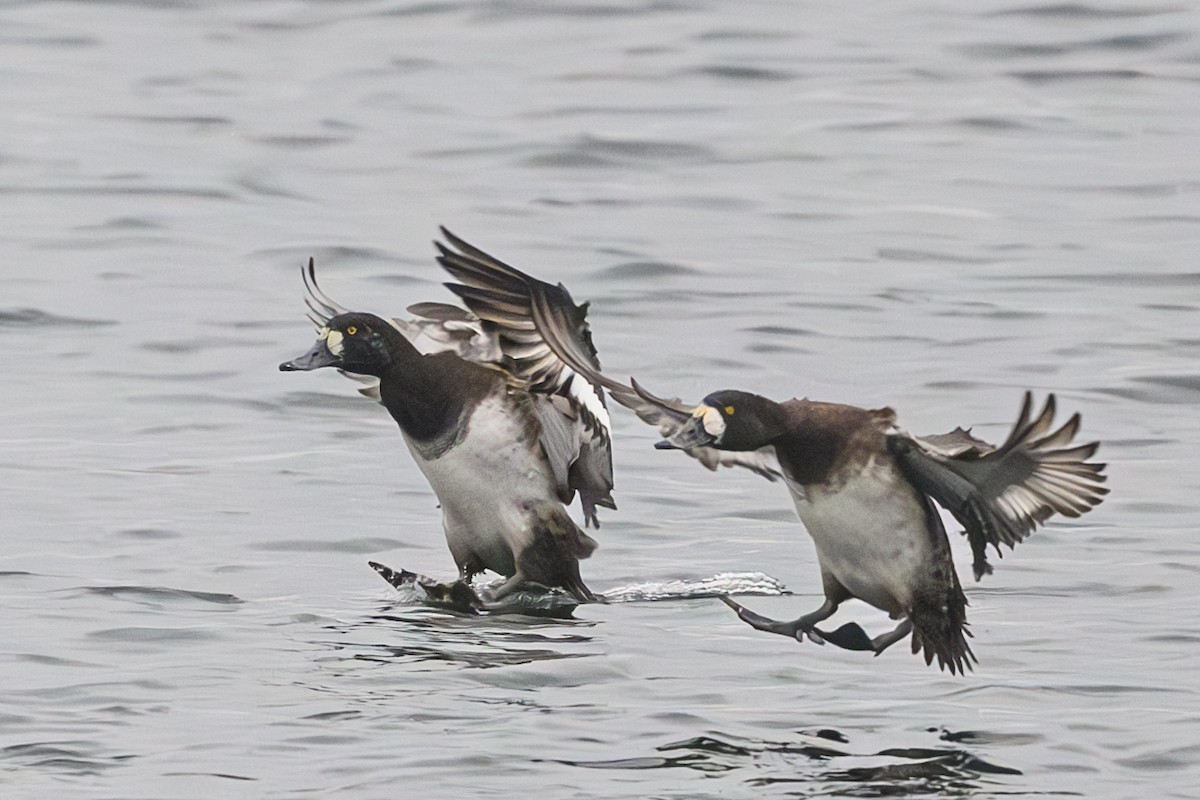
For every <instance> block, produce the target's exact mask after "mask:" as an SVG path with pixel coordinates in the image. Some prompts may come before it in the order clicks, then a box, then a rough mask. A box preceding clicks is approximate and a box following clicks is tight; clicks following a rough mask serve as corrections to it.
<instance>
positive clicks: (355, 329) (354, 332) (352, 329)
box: [346, 325, 358, 336]
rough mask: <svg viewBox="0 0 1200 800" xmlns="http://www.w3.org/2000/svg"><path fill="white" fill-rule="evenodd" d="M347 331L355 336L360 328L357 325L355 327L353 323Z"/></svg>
mask: <svg viewBox="0 0 1200 800" xmlns="http://www.w3.org/2000/svg"><path fill="white" fill-rule="evenodd" d="M346 333H348V334H350V335H351V336H353V335H354V334H356V333H358V328H356V327H354V326H353V325H351V326H350V327H349V328H346Z"/></svg>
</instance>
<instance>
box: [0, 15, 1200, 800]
mask: <svg viewBox="0 0 1200 800" xmlns="http://www.w3.org/2000/svg"><path fill="white" fill-rule="evenodd" d="M1198 33H1200V13H1197V11H1196V10H1195V8H1194V7H1193V6H1192V5H1191V4H1183V3H1133V2H1124V3H1122V2H1119V1H1118V2H1085V3H1044V4H1039V3H1038V2H1037V0H1008V2H998V1H997V0H985V2H979V3H952V2H936V1H935V2H930V3H919V4H914V3H900V2H878V3H871V4H860V3H844V2H824V1H821V0H818V2H807V3H795V2H740V3H716V2H712V3H683V2H670V1H668V2H662V1H661V0H636V1H631V2H625V0H604V1H603V2H597V3H573V2H568V1H567V0H557V2H556V1H555V0H543V1H541V2H538V1H535V0H526V1H525V2H484V3H462V2H396V1H395V0H391V1H390V2H388V1H384V0H369V1H364V2H317V1H316V0H310V1H309V2H304V1H302V0H292V1H291V2H283V1H282V0H280V1H278V2H224V3H223V2H200V1H199V0H196V1H195V2H188V1H187V0H178V1H177V2H170V0H162V1H161V2H124V3H122V2H86V3H85V2H76V3H69V2H36V1H32V0H31V1H30V2H9V3H4V4H3V5H2V6H0V120H2V122H0V203H2V206H3V209H4V214H3V219H4V222H3V225H0V261H2V263H3V266H2V267H0V269H2V270H3V272H2V274H3V278H4V280H3V282H2V284H0V352H3V354H4V357H3V369H4V378H3V380H2V381H0V408H3V410H4V413H3V415H0V454H2V458H0V486H2V487H3V488H2V490H0V492H2V494H0V498H2V500H0V503H2V509H0V520H2V523H0V542H2V544H0V625H2V629H0V631H2V632H0V792H2V793H3V796H4V797H5V798H6V799H7V798H42V797H45V798H75V797H80V798H137V799H142V798H145V799H147V800H148V799H149V798H199V797H229V798H241V797H246V798H325V797H331V796H342V797H348V798H397V797H428V798H443V797H454V798H460V799H465V798H486V797H496V798H510V797H524V796H536V797H547V798H708V797H714V798H715V797H721V798H761V797H809V796H830V795H834V796H838V795H848V796H867V797H878V796H893V795H907V796H920V797H943V796H972V797H1000V796H1004V797H1011V796H1018V797H1027V796H1035V795H1036V796H1059V795H1067V796H1083V797H1114V798H1120V797H1142V796H1155V797H1164V798H1165V797H1173V798H1183V797H1197V796H1200V679H1198V678H1197V676H1196V669H1195V665H1196V655H1197V646H1198V644H1200V622H1198V620H1197V616H1196V606H1197V597H1198V595H1200V592H1198V590H1197V588H1196V586H1197V582H1198V581H1200V555H1198V553H1197V547H1196V528H1197V525H1198V524H1200V469H1198V468H1197V466H1196V465H1197V458H1196V455H1195V449H1196V447H1197V441H1198V439H1200V415H1198V414H1197V405H1198V403H1200V366H1198V359H1200V270H1198V268H1197V266H1196V261H1195V260H1196V257H1197V252H1198V250H1200V204H1198V199H1200V170H1198V169H1197V164H1198V155H1197V154H1198V153H1200V141H1198V139H1200V36H1198ZM438 224H445V225H447V226H449V227H450V228H451V229H452V230H454V231H455V232H456V233H458V234H459V235H461V236H463V237H465V238H467V239H468V240H470V241H473V242H475V243H477V244H479V245H480V246H483V247H485V248H487V249H489V250H491V251H493V252H494V253H496V254H497V255H499V256H501V257H503V258H505V259H507V260H509V261H510V262H512V263H514V264H516V265H518V266H521V267H523V268H525V269H527V270H529V271H531V272H533V273H534V274H536V275H539V276H541V277H543V278H545V279H548V280H552V281H562V282H564V283H565V284H566V285H567V286H568V287H569V288H570V289H571V291H572V292H573V294H574V295H575V297H576V299H578V300H583V299H590V300H591V301H592V306H591V312H590V319H591V322H592V326H593V330H594V334H595V340H596V343H597V345H598V347H599V349H600V354H601V359H602V362H603V364H604V365H605V367H606V368H607V369H608V370H609V371H611V372H613V373H614V374H615V375H618V376H625V375H635V376H637V377H638V378H639V380H641V381H642V382H643V383H645V385H646V386H647V387H649V388H651V389H652V390H655V391H658V392H660V393H668V394H679V395H681V396H683V397H685V398H687V399H689V400H698V399H699V398H700V397H702V396H703V395H704V394H706V393H707V392H709V391H711V390H714V389H717V388H724V387H738V388H743V389H749V390H754V391H759V392H761V393H764V394H767V395H770V396H773V397H778V398H785V397H788V396H793V395H796V396H802V395H807V396H809V397H813V398H818V399H827V400H837V401H843V402H851V403H855V404H859V405H865V406H879V405H884V404H889V405H892V406H893V407H894V408H896V409H897V410H898V412H899V414H900V420H901V423H902V424H903V425H904V426H905V427H906V428H908V429H910V430H913V431H918V432H938V431H943V430H948V429H950V428H953V427H954V426H955V425H958V424H962V425H974V426H975V432H976V433H977V434H979V435H984V436H987V437H989V438H993V439H994V438H996V437H1001V436H1003V435H1004V434H1005V433H1006V430H1007V426H1008V425H1009V424H1011V422H1012V420H1013V419H1014V418H1015V415H1016V412H1017V408H1018V405H1019V402H1020V396H1021V393H1022V392H1023V391H1024V390H1025V389H1026V388H1029V389H1034V390H1036V391H1037V392H1038V393H1039V396H1040V395H1041V394H1043V393H1045V392H1048V391H1055V392H1057V393H1058V397H1059V400H1060V404H1061V407H1062V408H1063V409H1065V410H1068V411H1069V410H1076V409H1077V410H1080V411H1082V413H1083V419H1084V430H1083V437H1084V438H1085V439H1092V438H1097V439H1100V440H1102V441H1103V442H1104V445H1103V448H1102V450H1101V456H1102V457H1103V459H1105V460H1107V461H1109V462H1110V468H1109V473H1110V475H1111V479H1110V485H1111V486H1112V489H1113V493H1112V495H1111V496H1110V498H1109V499H1108V500H1107V501H1106V502H1105V503H1104V504H1103V505H1102V506H1100V507H1099V509H1097V510H1096V511H1095V512H1094V513H1092V514H1090V515H1088V516H1086V517H1084V518H1082V519H1080V520H1076V521H1059V522H1055V523H1054V524H1052V525H1051V526H1049V527H1048V528H1046V529H1045V530H1042V531H1040V532H1039V533H1037V534H1036V535H1035V536H1033V537H1032V538H1031V539H1030V540H1029V541H1028V542H1026V543H1024V544H1022V545H1021V546H1020V547H1019V548H1018V549H1017V550H1016V551H1015V552H1012V553H1007V554H1006V555H1005V557H1004V559H1003V560H1000V561H995V559H993V560H994V561H995V564H996V573H995V574H994V575H992V576H991V577H989V578H988V579H986V580H985V581H984V582H982V583H980V584H975V583H973V582H971V581H970V579H969V572H970V570H969V561H970V555H969V552H968V551H967V548H966V547H965V542H964V541H963V540H961V539H960V538H959V537H957V536H955V537H954V538H955V541H954V547H955V549H956V554H957V561H958V564H959V569H960V572H961V573H962V574H963V575H964V576H966V580H967V584H968V585H967V594H968V597H969V599H970V603H971V606H970V609H969V618H970V621H971V625H972V627H971V630H972V631H973V632H974V634H975V639H974V641H973V648H974V650H975V652H976V654H977V655H978V656H979V659H980V663H979V665H978V667H977V669H976V671H975V672H974V673H973V674H970V675H967V676H966V677H962V678H956V677H951V676H948V675H945V674H942V673H939V672H937V671H936V670H934V669H930V668H928V667H926V666H924V664H923V663H922V661H921V660H920V659H918V658H916V657H913V656H912V655H910V654H909V653H908V652H907V651H906V648H905V647H903V646H898V647H895V648H893V649H891V650H889V651H888V652H886V653H885V654H883V655H882V656H880V657H878V658H871V657H868V656H865V655H863V654H861V653H848V652H844V651H838V650H835V649H834V648H832V647H824V648H819V647H817V646H814V645H811V644H808V643H806V644H803V645H800V644H796V643H792V642H789V641H787V640H786V639H783V638H782V637H772V636H765V635H763V634H759V633H756V632H755V631H753V630H751V629H750V628H748V627H747V626H745V625H743V624H742V623H740V622H738V621H737V620H736V619H735V618H734V617H733V616H732V614H731V613H730V612H729V610H728V609H727V608H725V607H724V606H723V605H721V604H720V603H719V602H718V601H716V600H714V599H711V598H703V597H701V598H693V599H687V600H677V601H669V600H668V601H661V600H660V601H651V600H648V599H646V600H638V601H635V602H626V603H614V604H611V605H604V606H589V607H584V608H581V609H579V610H578V611H577V613H576V619H575V620H573V621H566V622H563V621H547V620H543V621H538V620H532V619H529V618H525V617H492V618H480V619H466V618H462V617H455V616H451V615H448V614H445V613H441V612H438V611H434V610H431V609H425V608H420V607H416V606H413V605H411V604H408V603H405V602H404V601H403V598H401V597H400V596H399V595H398V593H397V592H396V591H395V590H393V589H392V588H391V587H389V586H388V585H386V584H385V583H383V582H382V581H381V580H380V579H379V577H378V576H377V575H376V574H375V573H374V572H373V571H372V570H371V569H370V568H369V567H368V566H367V561H368V560H377V561H382V562H384V563H386V564H389V565H391V566H394V567H397V568H400V567H404V568H407V569H411V570H414V571H417V572H421V573H423V574H427V575H433V576H440V577H450V576H451V575H452V571H453V565H452V563H451V561H450V558H449V554H448V552H447V550H446V546H445V543H444V541H443V538H442V535H441V532H440V524H439V516H438V511H437V509H436V507H435V501H434V498H433V497H432V495H431V493H430V492H429V490H428V488H427V486H426V484H425V483H424V481H423V480H422V478H421V476H420V474H419V473H418V472H417V470H416V468H415V466H414V465H413V464H412V462H411V460H410V459H409V457H408V455H407V453H406V452H404V450H403V447H402V445H401V442H400V438H399V435H398V432H397V431H396V429H395V426H394V424H393V423H392V421H391V420H390V419H389V418H388V417H387V415H386V413H384V412H383V410H382V409H380V408H379V407H378V406H376V405H373V404H372V403H370V402H369V401H367V400H365V399H362V398H360V397H358V396H357V395H356V394H355V393H354V391H353V387H352V386H351V385H350V384H349V383H348V382H347V381H345V380H344V379H342V378H340V377H339V376H338V375H336V374H333V373H323V374H303V375H296V374H282V373H279V372H278V371H277V370H276V365H277V364H278V363H279V362H280V361H281V360H284V359H286V358H290V357H293V356H295V355H297V354H299V353H300V352H303V350H304V349H306V348H307V347H308V346H309V344H310V343H311V341H312V331H311V327H310V326H309V324H308V323H307V321H306V320H305V319H304V309H303V304H302V287H301V283H300V276H299V269H298V268H299V266H300V264H301V263H302V262H303V261H304V260H306V259H307V258H308V256H309V255H314V256H316V258H317V261H318V264H319V268H320V271H321V274H322V277H323V286H324V288H325V289H326V290H327V291H328V292H329V293H330V294H331V295H332V296H333V297H335V298H336V299H338V300H339V301H341V302H342V303H344V304H346V305H350V306H355V307H358V308H361V309H362V310H369V311H375V312H380V313H388V314H398V313H401V312H402V309H403V308H404V307H405V306H406V305H408V304H410V303H413V302H417V301H423V300H443V301H444V300H449V299H451V297H450V295H449V294H448V293H447V292H446V291H445V290H443V289H442V288H441V287H440V285H439V283H440V281H441V280H443V277H444V276H443V275H441V274H440V273H439V270H438V269H437V267H436V266H435V265H434V263H433V261H432V258H431V253H432V247H431V245H430V244H429V240H430V239H431V238H432V237H433V236H434V235H435V233H436V226H437V225H438ZM614 418H615V424H616V428H617V439H616V448H615V451H616V452H615V461H616V469H617V492H616V498H617V502H618V504H619V505H620V510H619V511H617V512H607V513H604V514H602V522H603V527H602V529H601V530H600V531H599V533H598V536H597V538H598V539H599V541H600V544H601V547H600V549H599V550H598V551H597V553H596V555H595V556H594V557H593V558H592V559H591V560H590V561H588V562H586V563H585V565H584V575H585V577H586V579H587V580H588V582H589V584H590V585H591V586H592V587H593V588H594V589H596V590H597V591H610V590H614V589H620V588H621V587H630V586H634V587H637V586H644V585H647V584H648V585H651V586H655V585H667V586H670V585H676V584H674V583H673V582H685V583H686V582H689V581H705V580H709V579H711V578H713V576H717V575H719V574H721V573H726V572H739V573H754V572H762V573H765V574H767V575H769V576H772V577H773V578H776V579H778V580H780V581H782V582H783V583H785V584H786V585H787V586H788V587H789V588H790V589H791V590H792V592H794V594H792V595H781V596H775V597H751V598H747V599H746V602H747V604H748V605H750V606H751V607H752V608H755V609H756V610H759V611H761V612H763V613H768V614H771V615H774V616H794V615H797V614H799V613H801V612H803V611H807V610H810V609H812V608H814V607H815V606H816V605H817V604H818V603H819V595H820V589H819V580H818V572H817V566H816V563H815V558H814V554H813V549H812V545H811V543H810V542H809V541H808V538H807V536H806V535H805V533H804V531H803V529H802V527H801V526H800V524H799V522H798V521H797V520H796V519H795V517H794V512H793V511H792V509H791V503H790V500H789V498H788V497H787V495H786V492H785V490H784V489H783V488H782V487H781V486H780V485H778V484H770V483H767V482H766V481H763V480H761V479H759V478H757V477H755V476H753V475H749V474H746V475H741V474H734V473H731V472H726V473H723V474H719V475H714V474H710V473H708V472H706V471H704V470H703V469H701V468H699V467H698V466H696V465H695V464H694V463H692V462H691V461H690V460H689V459H686V458H683V457H681V456H679V455H678V454H673V453H663V452H658V451H655V450H653V449H652V447H651V445H652V443H653V441H654V440H655V435H654V431H652V430H651V429H649V428H647V427H645V426H643V425H642V424H641V423H639V422H638V421H637V420H635V419H632V418H631V417H630V416H629V415H628V414H624V413H622V412H620V411H619V410H617V411H616V412H614ZM955 529H956V528H955ZM836 619H837V621H838V622H844V621H849V620H857V621H860V622H861V623H862V624H864V626H866V627H867V628H868V629H869V630H871V631H872V632H882V631H883V630H886V629H888V628H889V627H890V626H889V624H888V621H887V620H885V619H883V615H882V614H880V613H879V612H877V611H875V610H873V609H870V608H868V607H866V606H864V605H862V604H859V603H849V604H847V605H846V606H845V607H844V608H843V610H842V611H841V612H839V615H838V617H837V618H836Z"/></svg>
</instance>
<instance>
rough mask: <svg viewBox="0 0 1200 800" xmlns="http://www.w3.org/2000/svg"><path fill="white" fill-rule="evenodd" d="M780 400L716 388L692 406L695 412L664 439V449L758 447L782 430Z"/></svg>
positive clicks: (737, 448)
mask: <svg viewBox="0 0 1200 800" xmlns="http://www.w3.org/2000/svg"><path fill="white" fill-rule="evenodd" d="M780 416H781V412H780V408H779V404H778V403H776V402H774V401H773V400H768V399H767V398H765V397H761V396H759V395H756V394H751V393H750V392H739V391H738V390H736V389H725V390H722V391H719V392H713V393H712V394H710V395H709V396H708V397H706V398H704V402H703V403H701V404H700V405H698V406H696V408H694V409H693V410H692V416H691V417H690V418H689V419H688V420H687V421H686V422H684V423H683V424H682V425H681V426H680V427H679V428H678V429H677V430H676V431H674V432H673V433H672V434H671V435H670V436H668V437H667V438H666V439H664V440H663V441H661V442H659V443H657V444H656V445H654V446H655V447H657V448H658V449H660V450H690V449H691V448H693V447H715V448H717V449H718V450H757V449H758V448H760V447H763V446H764V445H767V444H770V443H771V441H772V440H773V439H775V438H776V437H777V436H779V435H780V434H781V433H782V432H783V429H782V424H781V420H780Z"/></svg>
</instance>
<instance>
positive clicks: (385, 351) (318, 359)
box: [279, 312, 412, 378]
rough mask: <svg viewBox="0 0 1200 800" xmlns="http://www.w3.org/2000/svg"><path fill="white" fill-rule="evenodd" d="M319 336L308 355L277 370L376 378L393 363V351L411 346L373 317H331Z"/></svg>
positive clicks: (377, 318)
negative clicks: (341, 371) (323, 371)
mask: <svg viewBox="0 0 1200 800" xmlns="http://www.w3.org/2000/svg"><path fill="white" fill-rule="evenodd" d="M318 334H319V335H318V336H317V341H316V343H315V344H314V345H313V346H312V348H310V349H309V351H308V352H307V353H305V354H304V355H302V356H300V357H299V358H294V359H292V360H291V361H285V362H283V363H282V364H280V365H279V368H280V369H281V370H283V371H285V372H292V371H296V370H305V371H308V370H313V369H320V368H321V367H337V368H338V369H344V370H346V371H347V372H354V373H357V374H359V375H374V376H375V377H377V378H378V377H382V376H383V373H384V372H385V371H386V370H387V368H388V367H389V366H390V365H391V364H392V363H393V361H394V358H395V354H396V350H395V349H394V348H396V347H407V348H409V349H411V347H412V345H410V344H409V343H408V340H407V339H405V338H404V337H403V336H401V335H400V332H399V331H397V330H396V329H395V328H394V327H393V326H392V325H391V323H389V322H387V321H386V320H383V319H380V318H379V317H377V316H375V315H374V314H362V313H358V312H350V313H347V314H338V315H337V316H336V317H332V318H330V320H329V321H328V322H326V323H325V327H323V328H321V329H320V330H319V331H318ZM400 343H403V344H400Z"/></svg>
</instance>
